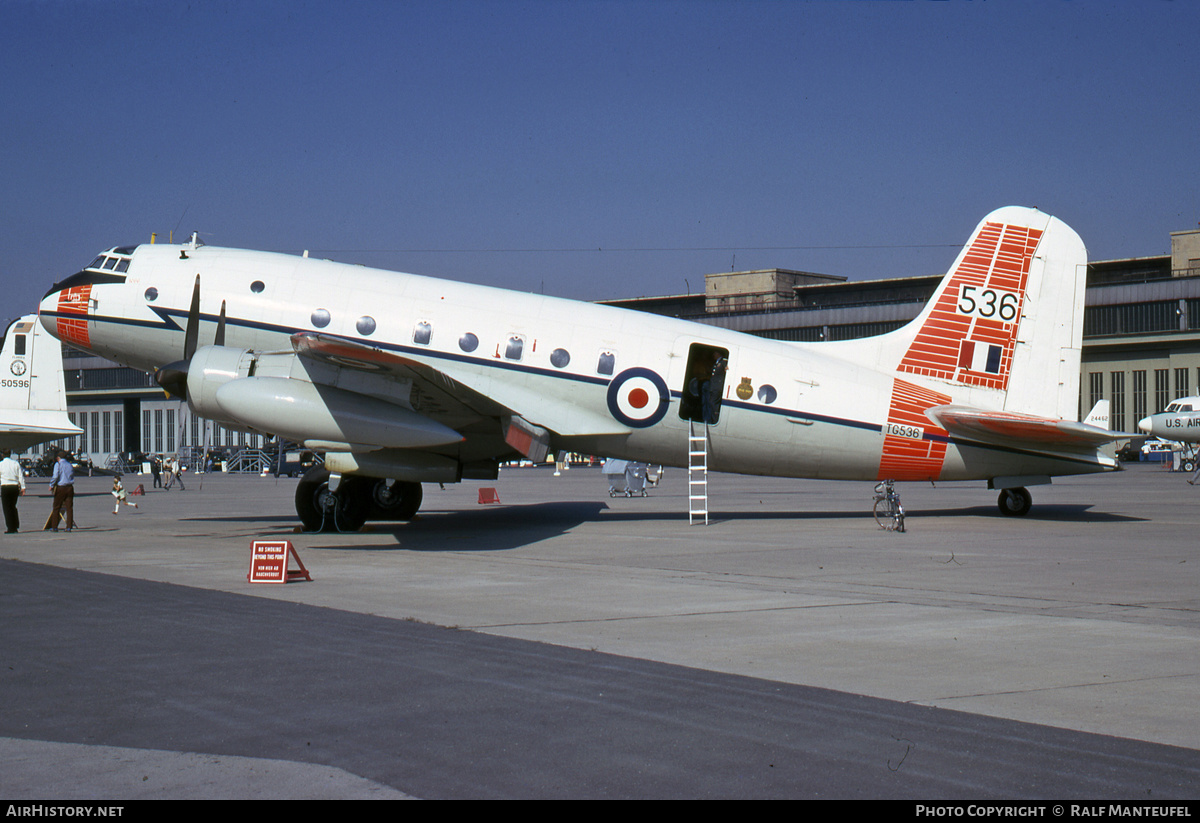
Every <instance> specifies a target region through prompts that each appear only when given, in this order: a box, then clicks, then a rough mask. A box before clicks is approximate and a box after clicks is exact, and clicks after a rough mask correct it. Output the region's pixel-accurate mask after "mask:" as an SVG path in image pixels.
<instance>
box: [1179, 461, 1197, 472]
mask: <svg viewBox="0 0 1200 823" xmlns="http://www.w3.org/2000/svg"><path fill="white" fill-rule="evenodd" d="M1179 468H1180V470H1182V471H1185V472H1188V473H1191V472H1194V471H1195V470H1196V461H1195V460H1192V459H1191V458H1184V461H1183V463H1182V464H1180V466H1179Z"/></svg>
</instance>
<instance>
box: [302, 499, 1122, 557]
mask: <svg viewBox="0 0 1200 823" xmlns="http://www.w3.org/2000/svg"><path fill="white" fill-rule="evenodd" d="M935 517H936V518H964V517H984V518H987V519H988V520H1001V521H1007V522H1014V523H1016V522H1020V521H1019V520H1012V519H1010V518H1006V517H1004V516H1003V515H1001V514H1000V513H999V511H997V510H996V508H995V507H992V506H972V507H969V508H954V509H917V510H914V511H911V512H909V515H908V518H909V527H910V529H915V528H919V523H920V521H921V520H922V519H927V518H935ZM284 519H286V518H284ZM687 519H688V516H687V513H686V512H664V511H629V510H625V511H614V510H612V509H610V508H609V506H608V504H607V503H604V502H602V501H586V502H584V501H574V502H570V501H568V502H562V501H560V502H552V503H535V504H531V505H520V506H511V505H510V506H500V507H492V508H487V509H468V510H443V511H430V512H427V513H423V514H422V515H421V516H420V517H418V518H417V519H416V520H413V521H412V522H409V523H386V522H373V523H369V524H368V525H367V529H366V532H367V533H368V534H370V533H374V534H378V535H380V536H381V537H382V536H384V535H387V536H388V537H389V538H391V539H389V540H388V542H387V543H376V544H366V545H364V544H363V543H361V542H355V543H341V542H337V541H335V540H328V541H326V542H324V543H322V544H320V545H314V546H313V548H322V549H346V550H351V551H395V550H403V551H456V552H461V551H504V550H507V549H514V548H519V547H521V546H526V545H529V544H531V543H536V542H539V541H541V540H547V539H549V538H552V537H557V536H560V535H563V534H566V533H567V532H569V531H571V530H572V529H574V528H576V527H578V526H580V525H582V524H583V523H588V522H595V521H607V522H621V523H636V522H646V523H649V522H678V523H680V524H681V525H686V524H687ZM817 519H821V520H830V519H833V520H866V521H870V520H871V513H870V512H869V511H839V512H828V511H737V512H715V513H710V514H709V521H710V523H712V524H720V523H722V522H736V521H742V522H753V521H763V522H766V521H775V520H817ZM1143 519H1144V518H1138V517H1130V516H1128V515H1121V514H1110V513H1108V512H1102V511H1092V510H1091V506H1090V504H1047V505H1042V506H1041V507H1039V508H1037V509H1035V510H1034V511H1032V512H1030V513H1029V514H1028V515H1026V516H1025V517H1024V518H1020V520H1026V521H1028V520H1036V521H1054V522H1068V523H1119V522H1134V521H1139V520H1143ZM361 534H362V533H359V535H360V536H361ZM325 536H326V537H327V536H328V535H325ZM391 540H394V541H395V542H391Z"/></svg>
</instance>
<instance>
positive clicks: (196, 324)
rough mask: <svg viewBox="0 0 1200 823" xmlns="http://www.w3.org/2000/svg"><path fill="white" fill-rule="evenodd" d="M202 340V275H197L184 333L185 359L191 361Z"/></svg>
mask: <svg viewBox="0 0 1200 823" xmlns="http://www.w3.org/2000/svg"><path fill="white" fill-rule="evenodd" d="M199 339H200V275H198V274H197V275H196V285H195V287H193V288H192V305H191V307H190V308H189V309H188V319H187V326H186V327H185V328H184V331H183V359H184V360H191V359H192V355H193V354H195V353H196V343H197V342H198V341H199Z"/></svg>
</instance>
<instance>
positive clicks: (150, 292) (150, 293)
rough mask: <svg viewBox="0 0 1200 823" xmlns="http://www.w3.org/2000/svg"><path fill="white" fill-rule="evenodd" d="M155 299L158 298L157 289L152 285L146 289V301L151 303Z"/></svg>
mask: <svg viewBox="0 0 1200 823" xmlns="http://www.w3.org/2000/svg"><path fill="white" fill-rule="evenodd" d="M157 299H158V289H156V288H154V287H153V286H151V287H150V288H148V289H146V301H147V302H149V303H153V302H154V301H155V300H157Z"/></svg>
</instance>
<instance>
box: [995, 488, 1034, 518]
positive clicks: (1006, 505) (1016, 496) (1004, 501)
mask: <svg viewBox="0 0 1200 823" xmlns="http://www.w3.org/2000/svg"><path fill="white" fill-rule="evenodd" d="M996 505H998V506H999V507H1000V513H1001V514H1002V515H1004V516H1005V517H1024V516H1025V515H1026V514H1028V513H1029V509H1030V507H1031V506H1033V495H1031V494H1030V493H1029V490H1028V489H1026V488H1025V487H1024V486H1017V487H1016V488H1013V489H1002V490H1001V492H1000V497H999V499H998V500H997V501H996Z"/></svg>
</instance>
